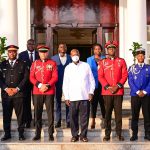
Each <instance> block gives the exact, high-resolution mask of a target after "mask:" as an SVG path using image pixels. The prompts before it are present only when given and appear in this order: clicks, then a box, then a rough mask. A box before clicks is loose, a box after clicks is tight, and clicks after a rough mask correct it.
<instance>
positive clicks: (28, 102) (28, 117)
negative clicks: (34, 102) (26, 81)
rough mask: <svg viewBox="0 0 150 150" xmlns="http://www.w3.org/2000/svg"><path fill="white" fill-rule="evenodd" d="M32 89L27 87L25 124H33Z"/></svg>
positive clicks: (24, 113)
mask: <svg viewBox="0 0 150 150" xmlns="http://www.w3.org/2000/svg"><path fill="white" fill-rule="evenodd" d="M32 96H33V95H32V87H31V86H27V90H26V96H25V97H24V112H23V116H24V123H31V121H32V111H31V97H32Z"/></svg>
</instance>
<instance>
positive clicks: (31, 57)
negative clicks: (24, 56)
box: [30, 52, 33, 63]
mask: <svg viewBox="0 0 150 150" xmlns="http://www.w3.org/2000/svg"><path fill="white" fill-rule="evenodd" d="M30 61H31V63H32V62H33V53H32V52H31V53H30Z"/></svg>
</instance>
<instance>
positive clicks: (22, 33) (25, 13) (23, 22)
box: [17, 0, 31, 52]
mask: <svg viewBox="0 0 150 150" xmlns="http://www.w3.org/2000/svg"><path fill="white" fill-rule="evenodd" d="M17 8H18V46H19V52H21V51H24V50H26V43H27V40H28V39H29V38H30V37H31V36H30V34H31V29H30V0H17Z"/></svg>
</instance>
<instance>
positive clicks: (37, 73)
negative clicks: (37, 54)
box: [30, 46, 58, 140]
mask: <svg viewBox="0 0 150 150" xmlns="http://www.w3.org/2000/svg"><path fill="white" fill-rule="evenodd" d="M46 48H47V47H46ZM46 48H45V49H46ZM40 49H43V46H41V47H40V48H39V49H38V50H40ZM47 50H48V48H47ZM57 80H58V73H57V65H56V62H55V61H53V60H51V59H46V60H44V61H42V60H40V59H39V60H36V61H35V62H33V63H32V66H31V70H30V81H31V83H32V84H33V85H34V87H33V95H34V108H35V127H36V138H34V140H38V139H40V136H41V128H42V111H43V103H45V105H46V111H47V115H48V132H49V135H50V136H51V135H53V133H54V94H55V83H56V82H57ZM42 84H47V87H48V90H47V91H45V92H44V93H43V92H41V91H40V87H39V86H40V85H42Z"/></svg>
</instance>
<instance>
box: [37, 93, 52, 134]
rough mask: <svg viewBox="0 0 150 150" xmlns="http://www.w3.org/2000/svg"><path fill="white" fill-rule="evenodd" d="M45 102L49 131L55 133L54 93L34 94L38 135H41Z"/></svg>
mask: <svg viewBox="0 0 150 150" xmlns="http://www.w3.org/2000/svg"><path fill="white" fill-rule="evenodd" d="M43 104H45V106H46V112H47V116H48V133H49V135H52V134H53V133H54V95H34V109H35V128H36V135H41V129H42V112H43Z"/></svg>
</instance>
